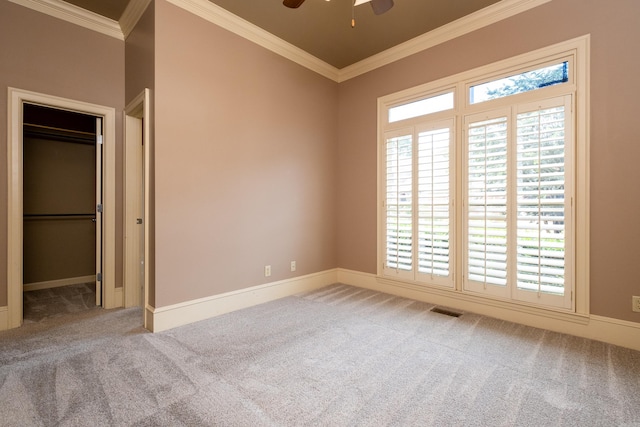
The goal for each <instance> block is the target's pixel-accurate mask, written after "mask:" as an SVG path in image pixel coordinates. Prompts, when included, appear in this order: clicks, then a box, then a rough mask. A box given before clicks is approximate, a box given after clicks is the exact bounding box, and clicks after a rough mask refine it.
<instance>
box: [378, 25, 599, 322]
mask: <svg viewBox="0 0 640 427" xmlns="http://www.w3.org/2000/svg"><path fill="white" fill-rule="evenodd" d="M589 46H590V37H589V35H586V36H582V37H578V38H575V39H571V40H568V41H565V42H562V43H558V44H555V45H552V46H548V47H545V48H542V49H538V50H535V51H532V52H528V53H524V54H522V55H517V56H515V57H512V58H508V59H505V60H502V61H498V62H495V63H492V64H489V65H486V66H483V67H479V68H476V69H472V70H469V71H465V72H463V73H459V74H456V75H453V76H449V77H446V78H443V79H440V80H437V81H434V82H429V83H425V84H422V85H419V86H417V87H413V88H409V89H406V90H403V91H400V92H397V93H393V94H389V95H386V96H383V97H380V98H378V124H377V127H378V133H377V134H378V150H377V151H378V202H379V203H378V206H379V208H378V209H377V217H378V221H377V224H378V225H377V236H378V239H377V242H378V250H377V257H378V259H377V280H378V281H379V282H381V283H394V284H399V285H403V286H411V287H415V288H416V289H421V290H425V291H427V292H445V293H446V294H448V295H450V296H454V297H456V298H462V299H467V300H468V297H466V296H469V295H476V294H473V293H470V292H468V291H465V289H463V280H462V277H463V275H464V273H465V271H464V270H465V263H466V262H465V261H464V260H465V256H464V255H465V254H464V252H463V251H464V247H465V244H464V242H465V241H466V238H465V231H464V230H465V229H466V227H465V224H464V221H465V215H464V209H463V208H462V205H463V203H464V200H465V199H464V197H465V189H464V188H463V187H464V185H465V184H464V181H465V179H463V178H464V174H465V173H466V169H465V159H464V154H463V153H465V150H463V148H464V146H463V144H464V142H465V140H466V136H465V133H464V132H463V131H464V122H465V117H466V116H469V115H472V114H477V113H481V112H483V111H491V110H495V109H498V108H501V107H503V106H510V105H514V108H517V105H522V104H525V103H527V102H528V101H530V100H537V99H540V98H544V99H548V98H554V97H560V96H564V95H567V94H569V95H572V103H571V107H572V111H571V114H572V117H573V119H572V120H573V121H574V122H573V140H572V144H573V147H572V148H573V150H574V153H573V158H572V159H573V171H572V172H571V173H572V174H573V176H574V181H573V184H574V189H573V190H574V198H573V200H572V201H571V203H572V204H573V210H572V212H573V218H572V219H573V221H574V224H573V228H572V230H573V235H572V236H571V238H572V243H573V251H572V253H571V254H570V256H571V257H572V259H571V262H572V263H573V265H574V267H573V269H572V274H573V285H572V286H571V289H567V292H570V298H571V304H570V307H552V306H542V305H538V304H536V303H533V302H529V301H523V300H516V299H512V298H511V296H509V297H507V298H504V297H502V296H489V295H482V296H480V297H479V298H481V299H480V300H478V301H486V302H487V303H489V301H491V300H495V299H497V300H500V301H501V302H499V301H496V302H494V303H492V304H496V303H499V304H506V305H504V306H505V307H516V306H528V307H530V309H534V310H535V309H543V310H552V311H560V312H564V313H568V314H571V313H573V314H578V315H586V314H589V242H590V236H589V215H590V212H589V188H590V185H589V134H590V132H589V96H590V94H589V67H588V65H589ZM564 60H566V61H568V62H569V81H568V82H565V83H561V84H556V85H552V86H548V87H544V88H539V89H536V90H535V91H528V92H523V93H519V94H515V95H511V96H507V97H502V98H496V99H492V100H487V101H484V102H481V103H476V104H470V102H469V89H470V87H471V86H475V85H477V84H482V83H486V82H487V81H492V80H496V79H500V78H503V77H509V76H513V75H515V74H518V73H522V72H526V71H529V70H532V69H536V68H540V67H544V66H546V65H550V64H553V63H558V62H561V61H564ZM452 90H453V91H454V108H453V109H452V110H447V111H441V112H437V113H432V114H428V115H425V116H419V117H414V118H410V119H406V120H400V121H396V122H393V123H389V121H388V117H389V114H388V109H389V108H393V107H397V106H399V105H403V104H406V103H411V102H415V101H418V100H421V99H425V98H428V97H430V96H438V95H441V94H443V93H446V92H449V91H452ZM447 118H453V119H454V124H455V129H454V138H455V143H454V147H453V152H452V154H451V155H452V164H451V167H452V169H453V170H454V173H453V180H454V181H455V184H454V188H455V191H454V192H453V193H452V194H451V204H452V206H453V208H452V211H451V217H452V220H453V222H452V245H453V248H452V252H451V260H450V263H451V265H452V268H453V271H452V273H453V274H452V278H453V287H452V288H450V289H449V290H447V289H446V288H445V289H443V287H442V284H438V283H431V282H421V281H419V280H415V278H413V279H412V278H407V277H397V278H394V277H391V276H389V275H386V274H385V271H384V261H385V236H384V226H385V225H384V224H383V218H384V211H383V210H384V207H383V204H384V194H383V192H384V188H385V182H384V173H383V169H382V162H383V161H384V156H385V153H384V152H383V149H384V141H385V140H386V139H385V133H387V132H390V131H393V130H397V129H401V128H405V129H406V128H408V127H413V126H420V124H421V123H425V122H431V121H438V120H443V119H447ZM567 203H568V202H567ZM438 289H440V290H438Z"/></svg>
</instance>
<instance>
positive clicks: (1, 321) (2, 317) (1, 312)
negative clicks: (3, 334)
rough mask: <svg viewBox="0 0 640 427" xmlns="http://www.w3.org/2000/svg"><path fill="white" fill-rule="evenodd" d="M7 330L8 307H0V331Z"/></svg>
mask: <svg viewBox="0 0 640 427" xmlns="http://www.w3.org/2000/svg"><path fill="white" fill-rule="evenodd" d="M7 329H9V307H7V306H6V305H5V306H4V307H0V331H6V330H7Z"/></svg>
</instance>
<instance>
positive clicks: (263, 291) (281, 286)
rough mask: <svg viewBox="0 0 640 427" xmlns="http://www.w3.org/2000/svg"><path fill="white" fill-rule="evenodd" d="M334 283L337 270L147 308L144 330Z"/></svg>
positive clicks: (203, 318)
mask: <svg viewBox="0 0 640 427" xmlns="http://www.w3.org/2000/svg"><path fill="white" fill-rule="evenodd" d="M336 282H337V270H336V269H332V270H327V271H323V272H320V273H314V274H309V275H306V276H300V277H295V278H292V279H286V280H281V281H279V282H272V283H267V284H264V285H259V286H254V287H251V288H247V289H241V290H238V291H233V292H227V293H224V294H220V295H213V296H211V297H207V298H201V299H197V300H193V301H187V302H183V303H179V304H174V305H170V306H166V307H159V308H152V307H147V309H146V310H147V312H149V311H150V312H151V315H150V316H148V318H147V329H149V330H150V331H152V332H161V331H165V330H167V329H171V328H175V327H177V326H182V325H186V324H189V323H193V322H197V321H200V320H205V319H209V318H211V317H215V316H219V315H221V314H225V313H229V312H232V311H235V310H240V309H242V308H247V307H251V306H254V305H258V304H262V303H265V302H269V301H272V300H275V299H279V298H283V297H287V296H291V295H295V294H297V293H300V292H306V291H311V290H314V289H318V288H321V287H323V286H328V285H331V284H333V283H336Z"/></svg>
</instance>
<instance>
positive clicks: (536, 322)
mask: <svg viewBox="0 0 640 427" xmlns="http://www.w3.org/2000/svg"><path fill="white" fill-rule="evenodd" d="M338 282H340V283H344V284H346V285H351V286H357V287H360V288H365V289H371V290H374V291H379V292H384V293H388V294H392V295H397V296H401V297H405V298H410V299H414V300H418V301H423V302H428V303H431V304H436V305H443V306H446V307H449V308H453V309H457V310H461V311H468V312H472V313H477V314H482V315H485V316H489V317H494V318H497V319H502V320H506V321H509V322H514V323H520V324H523V325H528V326H533V327H536V328H541V329H547V330H550V331H555V332H560V333H564V334H569V335H574V336H578V337H584V338H589V339H593V340H597V341H603V342H606V343H609V344H614V345H619V346H621V347H626V348H630V349H633V350H640V323H634V322H628V321H624V320H618V319H612V318H609V317H602V316H595V315H576V314H565V313H558V312H554V311H549V310H542V309H535V308H531V307H523V306H519V305H517V304H509V303H505V302H497V301H493V300H490V299H486V298H482V297H475V296H469V295H466V294H461V293H460V292H455V291H452V290H446V289H433V288H426V287H419V286H412V285H407V284H405V283H401V282H394V281H392V280H388V279H378V277H377V276H376V275H375V274H370V273H362V272H359V271H353V270H346V269H342V268H339V269H338Z"/></svg>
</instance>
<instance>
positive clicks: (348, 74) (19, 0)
mask: <svg viewBox="0 0 640 427" xmlns="http://www.w3.org/2000/svg"><path fill="white" fill-rule="evenodd" d="M9 1H11V2H13V3H16V4H19V5H22V6H25V7H28V8H30V9H33V10H37V11H39V12H42V13H46V14H48V15H51V16H54V17H56V18H59V19H62V20H65V21H67V22H71V23H74V24H76V25H80V26H82V27H85V28H88V29H91V30H94V31H97V32H100V33H103V34H106V35H108V36H111V37H114V38H117V39H118V40H124V39H125V38H126V37H127V36H128V35H129V34H130V33H131V31H132V30H133V28H134V27H135V25H136V23H137V22H138V20H139V19H140V17H141V16H142V14H143V13H144V11H145V10H146V8H147V7H148V6H149V4H150V3H151V1H152V0H132V1H130V2H129V5H128V6H127V8H126V10H125V11H124V13H123V15H122V17H121V18H120V22H119V23H118V22H116V21H114V20H112V19H108V18H105V17H103V16H100V15H98V14H95V13H93V12H89V11H86V10H84V9H81V8H79V7H77V6H74V5H71V4H68V3H65V2H63V1H61V0H9ZM166 1H168V2H169V3H171V4H173V5H175V6H177V7H180V8H182V9H184V10H186V11H188V12H191V13H193V14H194V15H196V16H199V17H201V18H202V19H205V20H206V21H208V22H211V23H213V24H215V25H217V26H219V27H222V28H224V29H226V30H228V31H231V32H232V33H234V34H236V35H238V36H240V37H243V38H245V39H247V40H249V41H251V42H253V43H256V44H258V45H260V46H262V47H264V48H265V49H268V50H270V51H272V52H274V53H276V54H278V55H280V56H283V57H285V58H287V59H289V60H291V61H293V62H295V63H297V64H298V65H301V66H303V67H305V68H308V69H309V70H311V71H314V72H316V73H318V74H320V75H322V76H324V77H326V78H328V79H331V80H333V81H335V82H338V83H340V82H344V81H347V80H349V79H352V78H354V77H357V76H359V75H362V74H364V73H368V72H369V71H373V70H375V69H377V68H380V67H383V66H385V65H388V64H390V63H392V62H395V61H398V60H400V59H403V58H406V57H408V56H411V55H413V54H415V53H418V52H421V51H423V50H426V49H429V48H431V47H434V46H436V45H438V44H441V43H445V42H447V41H449V40H452V39H455V38H457V37H460V36H463V35H465V34H468V33H470V32H473V31H476V30H478V29H480V28H483V27H486V26H489V25H491V24H494V23H496V22H499V21H501V20H503V19H507V18H509V17H511V16H514V15H517V14H519V13H522V12H525V11H527V10H529V9H533V8H535V7H538V6H541V5H543V4H545V3H548V2H550V1H552V0H501V1H499V2H498V3H495V4H493V5H491V6H488V7H486V8H484V9H481V10H479V11H477V12H474V13H472V14H470V15H467V16H465V17H462V18H460V19H458V20H456V21H453V22H451V23H449V24H447V25H444V26H442V27H440V28H437V29H435V30H433V31H430V32H428V33H425V34H422V35H420V36H418V37H415V38H413V39H411V40H408V41H406V42H404V43H401V44H399V45H397V46H394V47H392V48H390V49H387V50H385V51H383V52H380V53H378V54H376V55H373V56H371V57H369V58H366V59H363V60H362V61H359V62H357V63H355V64H352V65H349V66H347V67H345V68H342V69H338V68H336V67H334V66H332V65H330V64H328V63H326V62H324V61H322V60H320V59H318V58H316V57H315V56H313V55H311V54H309V53H307V52H305V51H304V50H302V49H300V48H298V47H296V46H294V45H292V44H291V43H289V42H286V41H284V40H282V39H281V38H279V37H276V36H274V35H273V34H271V33H269V32H268V31H265V30H263V29H262V28H260V27H258V26H257V25H254V24H252V23H250V22H248V21H246V20H244V19H242V18H240V17H238V16H236V15H234V14H232V13H231V12H229V11H227V10H226V9H223V8H222V7H220V6H218V5H216V4H214V3H211V2H210V1H208V0H166Z"/></svg>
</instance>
